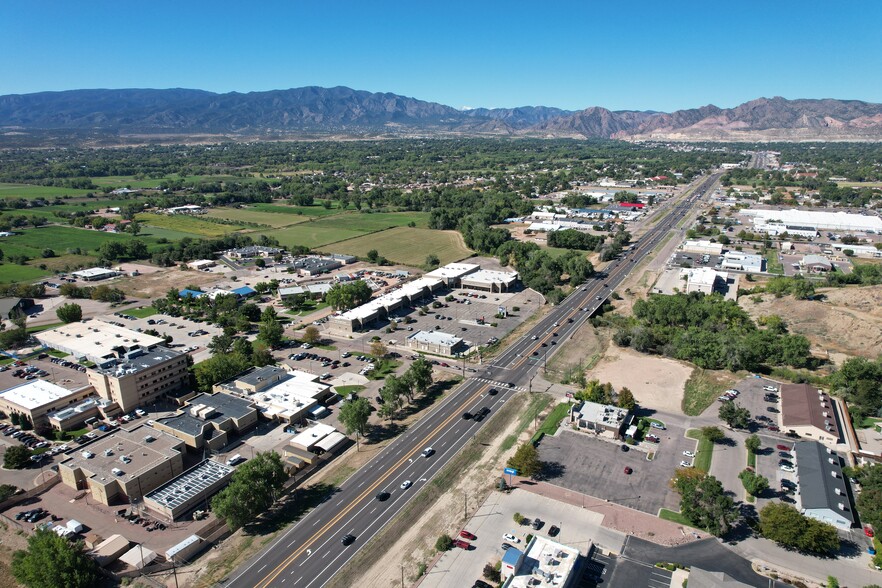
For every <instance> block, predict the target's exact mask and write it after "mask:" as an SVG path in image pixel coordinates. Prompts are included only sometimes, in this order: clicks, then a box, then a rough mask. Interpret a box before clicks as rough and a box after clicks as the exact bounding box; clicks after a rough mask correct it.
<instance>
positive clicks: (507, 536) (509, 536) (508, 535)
mask: <svg viewBox="0 0 882 588" xmlns="http://www.w3.org/2000/svg"><path fill="white" fill-rule="evenodd" d="M502 538H503V539H505V540H506V541H508V542H509V543H520V542H521V540H520V539H518V538H517V537H515V536H514V535H512V534H511V533H506V534H504V535H503V536H502Z"/></svg>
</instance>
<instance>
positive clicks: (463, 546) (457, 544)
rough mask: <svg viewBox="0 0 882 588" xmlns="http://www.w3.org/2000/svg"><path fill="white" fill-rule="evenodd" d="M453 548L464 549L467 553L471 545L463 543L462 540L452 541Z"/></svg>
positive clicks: (466, 542)
mask: <svg viewBox="0 0 882 588" xmlns="http://www.w3.org/2000/svg"><path fill="white" fill-rule="evenodd" d="M453 546H454V547H459V548H460V549H465V550H466V551H468V550H469V549H471V547H472V545H471V544H470V543H469V542H468V541H463V540H462V539H454V540H453Z"/></svg>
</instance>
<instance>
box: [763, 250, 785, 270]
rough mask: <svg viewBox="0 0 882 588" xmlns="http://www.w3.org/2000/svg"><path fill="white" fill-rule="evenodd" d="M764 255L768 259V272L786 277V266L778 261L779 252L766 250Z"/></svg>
mask: <svg viewBox="0 0 882 588" xmlns="http://www.w3.org/2000/svg"><path fill="white" fill-rule="evenodd" d="M763 255H764V256H765V258H766V271H767V272H769V273H770V274H778V275H780V276H783V275H784V265H783V264H782V263H781V260H780V259H778V251H777V250H776V249H765V250H764V251H763Z"/></svg>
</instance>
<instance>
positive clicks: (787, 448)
mask: <svg viewBox="0 0 882 588" xmlns="http://www.w3.org/2000/svg"><path fill="white" fill-rule="evenodd" d="M775 447H776V448H777V449H780V450H781V451H790V447H788V446H787V445H781V444H780V443H779V444H778V445H775Z"/></svg>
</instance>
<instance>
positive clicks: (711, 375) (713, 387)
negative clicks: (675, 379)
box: [683, 368, 736, 416]
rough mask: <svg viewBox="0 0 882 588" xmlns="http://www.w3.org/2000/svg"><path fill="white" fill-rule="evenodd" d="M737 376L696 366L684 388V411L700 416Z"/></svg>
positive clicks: (690, 414)
mask: <svg viewBox="0 0 882 588" xmlns="http://www.w3.org/2000/svg"><path fill="white" fill-rule="evenodd" d="M735 378H736V376H734V375H733V374H729V373H728V372H712V371H709V370H703V369H699V368H696V369H695V371H694V372H692V376H690V377H689V379H688V380H686V386H685V387H684V390H683V412H685V413H686V414H687V415H689V416H698V415H700V414H701V413H702V412H704V411H705V409H707V407H708V406H710V405H711V404H713V403H714V400H716V399H717V397H719V396H720V394H722V393H723V392H724V391H725V390H726V388H729V387H731V385H732V383H733V382H734V381H735Z"/></svg>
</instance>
